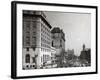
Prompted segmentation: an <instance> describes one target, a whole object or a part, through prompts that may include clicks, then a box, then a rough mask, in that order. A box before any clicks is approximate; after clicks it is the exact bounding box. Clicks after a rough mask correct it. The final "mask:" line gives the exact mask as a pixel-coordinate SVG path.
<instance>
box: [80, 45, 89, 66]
mask: <svg viewBox="0 0 100 80" xmlns="http://www.w3.org/2000/svg"><path fill="white" fill-rule="evenodd" d="M79 58H80V60H81V62H82V63H88V64H89V65H90V63H91V49H90V48H85V45H83V50H82V51H81V54H80V56H79Z"/></svg>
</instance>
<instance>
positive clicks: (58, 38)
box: [51, 27, 65, 67]
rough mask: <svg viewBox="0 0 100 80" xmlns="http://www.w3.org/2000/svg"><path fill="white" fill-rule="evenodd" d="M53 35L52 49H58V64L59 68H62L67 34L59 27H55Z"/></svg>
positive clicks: (52, 31)
mask: <svg viewBox="0 0 100 80" xmlns="http://www.w3.org/2000/svg"><path fill="white" fill-rule="evenodd" d="M51 33H52V47H54V48H56V59H57V60H56V63H57V65H58V67H61V66H62V61H63V58H64V52H65V34H64V32H63V30H62V29H60V28H59V27H54V28H53V29H52V30H51Z"/></svg>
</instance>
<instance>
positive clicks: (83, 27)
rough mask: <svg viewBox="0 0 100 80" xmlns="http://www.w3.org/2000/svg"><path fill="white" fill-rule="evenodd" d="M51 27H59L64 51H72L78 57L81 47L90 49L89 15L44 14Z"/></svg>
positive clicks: (49, 12)
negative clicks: (61, 30) (63, 40)
mask: <svg viewBox="0 0 100 80" xmlns="http://www.w3.org/2000/svg"><path fill="white" fill-rule="evenodd" d="M45 14H46V16H47V21H48V22H49V23H50V24H51V26H52V27H59V28H60V29H63V32H64V33H65V39H66V41H65V50H66V51H67V50H68V49H70V50H71V49H74V53H75V55H77V56H79V55H80V51H81V50H82V45H83V44H85V46H86V48H91V14H86V13H67V12H66V13H65V12H52V11H48V12H45Z"/></svg>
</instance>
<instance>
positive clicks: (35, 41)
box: [22, 10, 53, 69]
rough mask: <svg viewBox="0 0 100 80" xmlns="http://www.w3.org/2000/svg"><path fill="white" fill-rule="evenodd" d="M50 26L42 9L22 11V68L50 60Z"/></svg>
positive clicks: (35, 66)
mask: <svg viewBox="0 0 100 80" xmlns="http://www.w3.org/2000/svg"><path fill="white" fill-rule="evenodd" d="M51 28H52V27H51V25H50V24H49V23H48V21H47V20H46V15H45V14H44V13H43V12H42V11H28V10H24V11H23V50H22V52H23V55H22V56H23V69H32V68H41V67H43V65H44V64H46V63H48V62H50V61H51V52H53V51H51V41H52V39H51V31H50V30H51Z"/></svg>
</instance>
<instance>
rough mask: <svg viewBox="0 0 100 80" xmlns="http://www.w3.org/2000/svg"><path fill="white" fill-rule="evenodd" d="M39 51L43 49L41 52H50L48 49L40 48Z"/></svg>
mask: <svg viewBox="0 0 100 80" xmlns="http://www.w3.org/2000/svg"><path fill="white" fill-rule="evenodd" d="M41 51H43V52H50V49H46V48H41Z"/></svg>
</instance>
